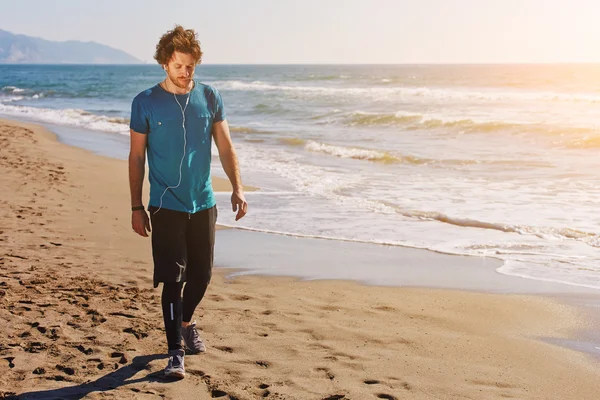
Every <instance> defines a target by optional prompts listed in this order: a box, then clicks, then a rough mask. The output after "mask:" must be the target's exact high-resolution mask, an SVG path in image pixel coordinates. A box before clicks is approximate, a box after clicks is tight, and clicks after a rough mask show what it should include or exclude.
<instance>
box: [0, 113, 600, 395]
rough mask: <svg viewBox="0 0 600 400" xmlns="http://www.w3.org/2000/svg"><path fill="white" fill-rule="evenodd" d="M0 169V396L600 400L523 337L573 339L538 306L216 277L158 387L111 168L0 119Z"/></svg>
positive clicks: (549, 306) (121, 167) (555, 308)
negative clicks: (197, 349)
mask: <svg viewBox="0 0 600 400" xmlns="http://www.w3.org/2000/svg"><path fill="white" fill-rule="evenodd" d="M0 168H1V171H2V174H0V210H1V212H0V324H1V325H0V326H1V328H0V398H1V397H3V396H4V397H10V396H14V395H19V396H20V398H75V399H78V398H83V397H85V398H116V399H128V398H136V399H137V398H139V399H151V398H167V399H196V398H197V399H210V398H221V399H259V398H267V399H355V400H356V399H377V398H380V399H444V400H445V399H511V398H512V399H560V400H567V399H574V400H587V399H589V400H594V399H598V398H600V366H599V365H598V364H597V362H594V361H593V360H591V359H590V358H589V357H588V356H586V355H584V354H582V353H578V352H575V351H572V350H568V349H565V348H561V347H558V346H554V345H551V344H548V343H546V342H544V341H541V340H539V339H538V338H540V337H554V338H561V337H569V336H572V335H573V334H574V332H575V330H576V329H577V328H581V327H583V325H584V324H585V320H583V319H582V318H581V315H580V314H579V313H578V311H577V310H575V309H574V308H572V307H568V306H565V305H561V304H558V303H556V302H554V301H552V300H549V299H546V298H544V297H534V296H515V295H491V294H480V293H467V292H459V291H449V290H429V289H407V288H389V287H388V288H382V287H372V286H361V285H358V284H356V283H352V282H334V281H320V282H316V281H308V282H307V281H297V280H293V279H288V278H266V277H243V278H236V279H235V280H230V279H228V278H227V272H228V271H226V270H223V269H216V270H215V274H214V278H213V282H212V283H211V286H210V287H209V290H208V293H207V295H206V297H205V299H204V300H203V302H202V304H201V305H200V307H199V308H198V309H197V311H196V315H195V318H196V319H197V320H198V323H199V326H200V327H201V329H202V332H201V335H202V337H203V338H204V339H205V341H206V343H207V346H208V352H207V353H206V354H202V355H196V356H188V357H186V367H187V376H186V378H185V379H184V380H182V381H177V382H170V381H166V380H164V379H163V378H162V376H161V372H162V368H163V367H164V365H165V363H166V359H165V356H164V353H165V352H166V339H165V337H164V333H163V330H162V318H161V309H160V288H159V289H152V272H151V270H152V267H151V265H152V264H151V253H150V241H149V239H147V238H146V239H144V238H141V237H139V236H137V235H135V234H134V233H133V232H132V230H131V226H130V212H129V194H128V184H127V165H126V163H125V162H123V161H118V160H112V159H108V158H103V157H99V156H95V155H92V154H91V153H89V152H86V151H84V150H81V149H76V148H71V147H69V146H66V145H64V144H62V143H59V142H58V141H56V139H55V137H54V136H53V135H52V134H50V133H48V132H47V131H45V130H44V129H43V128H41V127H38V126H35V125H28V124H23V123H16V122H12V121H6V120H0ZM215 189H216V190H227V189H228V185H227V183H226V182H223V181H220V180H215ZM251 210H252V205H251V204H250V212H251ZM222 212H228V210H222V211H221V213H222ZM231 251H236V250H235V249H231ZM217 259H218V254H217ZM365 267H366V268H368V266H365Z"/></svg>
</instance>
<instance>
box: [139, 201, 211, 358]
mask: <svg viewBox="0 0 600 400" xmlns="http://www.w3.org/2000/svg"><path fill="white" fill-rule="evenodd" d="M150 215H151V218H152V255H153V258H154V287H157V286H158V284H159V283H160V282H163V284H164V285H163V291H162V309H163V319H164V322H165V330H166V333H167V342H168V345H169V350H175V349H181V322H182V320H183V321H185V322H190V321H191V319H192V315H193V314H194V310H195V309H196V307H197V306H198V304H200V301H201V300H202V297H204V293H206V288H207V287H208V284H209V283H210V280H211V277H212V265H213V252H214V244H215V223H216V220H217V208H216V207H212V208H209V209H207V210H203V211H199V212H197V213H194V214H187V213H183V212H179V211H173V210H168V209H160V211H158V212H157V209H156V208H155V207H150ZM184 282H187V283H185V286H184ZM182 290H183V300H182V299H181V291H182Z"/></svg>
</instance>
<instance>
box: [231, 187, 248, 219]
mask: <svg viewBox="0 0 600 400" xmlns="http://www.w3.org/2000/svg"><path fill="white" fill-rule="evenodd" d="M231 209H232V210H233V212H236V211H237V214H236V215H235V220H236V221H238V220H240V219H242V218H244V215H246V213H247V212H248V203H247V202H246V198H245V197H244V192H243V191H242V190H234V191H233V193H232V194H231Z"/></svg>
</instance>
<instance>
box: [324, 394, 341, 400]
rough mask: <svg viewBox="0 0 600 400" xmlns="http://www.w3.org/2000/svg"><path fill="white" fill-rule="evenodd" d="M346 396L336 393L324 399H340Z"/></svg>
mask: <svg viewBox="0 0 600 400" xmlns="http://www.w3.org/2000/svg"><path fill="white" fill-rule="evenodd" d="M345 398H346V395H345V394H334V395H331V396H327V397H323V400H339V399H345Z"/></svg>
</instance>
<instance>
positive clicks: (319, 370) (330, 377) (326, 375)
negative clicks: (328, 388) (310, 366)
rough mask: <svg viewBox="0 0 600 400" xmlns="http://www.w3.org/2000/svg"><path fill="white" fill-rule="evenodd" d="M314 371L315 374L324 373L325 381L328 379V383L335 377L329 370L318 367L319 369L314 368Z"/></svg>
mask: <svg viewBox="0 0 600 400" xmlns="http://www.w3.org/2000/svg"><path fill="white" fill-rule="evenodd" d="M315 371H317V372H324V373H325V377H326V378H327V379H329V380H330V381H332V380H333V379H334V378H335V375H334V374H333V373H332V372H331V371H330V370H329V368H325V367H319V368H315Z"/></svg>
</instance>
